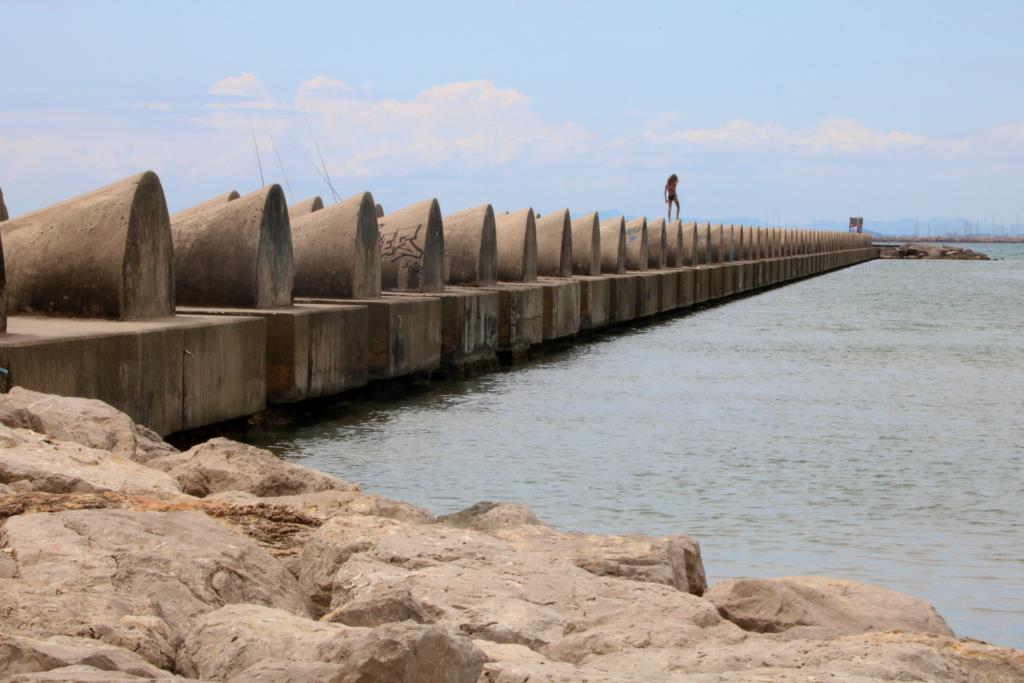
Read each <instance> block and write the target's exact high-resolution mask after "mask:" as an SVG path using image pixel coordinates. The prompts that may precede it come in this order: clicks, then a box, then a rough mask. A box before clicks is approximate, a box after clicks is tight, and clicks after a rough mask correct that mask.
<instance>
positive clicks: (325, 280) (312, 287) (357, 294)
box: [292, 192, 381, 299]
mask: <svg viewBox="0 0 1024 683" xmlns="http://www.w3.org/2000/svg"><path fill="white" fill-rule="evenodd" d="M292 245H293V251H294V254H295V285H294V292H295V296H302V297H326V298H337V299H368V298H374V297H378V296H380V289H381V287H380V282H381V266H380V259H381V256H380V233H379V232H378V230H377V212H376V209H375V207H374V203H373V196H372V195H371V194H370V193H369V192H361V193H359V194H357V195H353V196H352V197H349V198H348V199H345V200H343V201H340V202H338V203H337V204H332V205H331V206H329V207H327V208H325V209H322V210H319V211H316V212H311V213H306V214H304V215H300V216H299V217H297V218H294V219H293V220H292Z"/></svg>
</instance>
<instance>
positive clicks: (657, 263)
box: [647, 218, 676, 270]
mask: <svg viewBox="0 0 1024 683" xmlns="http://www.w3.org/2000/svg"><path fill="white" fill-rule="evenodd" d="M672 226H673V227H675V226H676V223H672ZM672 241H673V242H675V239H674V236H673V240H672ZM668 255H669V239H668V229H667V228H666V226H665V219H664V218H658V219H655V220H653V221H651V222H650V223H648V224H647V267H648V268H656V269H659V270H660V269H662V268H666V267H667V266H668Z"/></svg>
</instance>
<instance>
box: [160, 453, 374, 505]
mask: <svg viewBox="0 0 1024 683" xmlns="http://www.w3.org/2000/svg"><path fill="white" fill-rule="evenodd" d="M147 464H148V465H149V466H150V467H154V468H156V469H159V470H163V471H164V472H167V473H168V474H170V475H171V476H172V477H173V478H174V479H175V480H177V482H178V483H179V484H180V486H181V489H182V490H183V491H184V492H185V493H188V494H190V495H193V496H199V497H200V498H202V497H205V496H208V495H210V494H213V493H220V492H223V491H245V492H248V493H252V494H254V495H256V496H286V495H294V494H298V493H314V492H316V491H326V490H329V489H342V490H344V489H352V488H355V487H354V486H353V485H352V484H349V483H347V482H344V481H342V480H340V479H337V478H335V477H331V476H329V475H326V474H322V473H320V472H317V471H316V470H311V469H309V468H308V467H302V466H301V465H296V464H294V463H290V462H286V461H284V460H282V459H281V458H279V457H277V456H276V455H274V454H273V453H271V452H270V451H265V450H263V449H262V448H256V447H255V446H249V445H246V444H243V443H238V442H237V441H232V440H230V439H224V438H216V439H210V440H209V441H207V442H205V443H202V444H199V445H198V446H194V447H193V448H190V449H189V450H187V451H185V452H184V453H174V454H171V455H164V456H161V457H158V458H154V459H153V460H150V461H149V462H148V463H147Z"/></svg>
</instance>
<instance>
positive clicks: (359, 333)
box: [178, 304, 369, 403]
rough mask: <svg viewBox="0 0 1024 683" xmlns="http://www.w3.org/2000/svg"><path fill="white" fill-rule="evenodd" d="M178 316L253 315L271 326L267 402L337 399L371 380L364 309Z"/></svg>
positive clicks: (203, 311)
mask: <svg viewBox="0 0 1024 683" xmlns="http://www.w3.org/2000/svg"><path fill="white" fill-rule="evenodd" d="M178 313H182V314H188V315H221V316H223V315H228V316H243V317H249V316H251V317H257V318H262V319H263V320H264V321H266V326H267V334H266V338H267V346H266V358H267V402H268V403H293V402H295V401H303V400H306V399H310V398H318V397H321V396H332V395H334V394H340V393H341V392H343V391H347V390H348V389H355V388H357V387H361V386H364V385H365V384H366V382H367V380H368V378H369V375H368V369H367V368H368V366H367V358H366V354H367V339H368V326H369V315H368V313H367V311H366V307H365V306H347V305H341V304H333V305H332V304H302V305H297V306H290V307H287V308H272V309H252V308H192V307H179V308H178Z"/></svg>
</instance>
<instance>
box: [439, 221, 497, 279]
mask: <svg viewBox="0 0 1024 683" xmlns="http://www.w3.org/2000/svg"><path fill="white" fill-rule="evenodd" d="M444 272H445V283H447V284H449V285H493V284H494V283H496V282H497V281H498V251H497V237H496V235H495V221H494V209H493V208H491V205H490V204H483V205H481V206H475V207H473V208H471V209H465V210H464V211H459V212H458V213H453V214H452V215H450V216H445V218H444Z"/></svg>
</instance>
